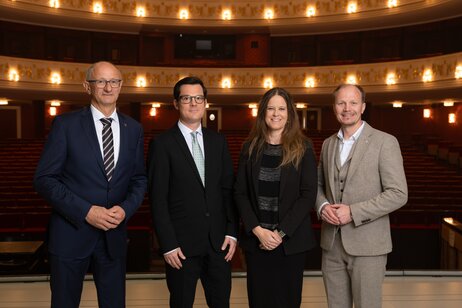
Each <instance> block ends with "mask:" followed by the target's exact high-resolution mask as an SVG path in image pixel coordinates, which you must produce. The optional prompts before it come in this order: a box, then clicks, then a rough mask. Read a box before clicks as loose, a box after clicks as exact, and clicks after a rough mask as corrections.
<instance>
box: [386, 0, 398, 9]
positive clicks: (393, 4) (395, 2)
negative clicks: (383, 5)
mask: <svg viewBox="0 0 462 308" xmlns="http://www.w3.org/2000/svg"><path fill="white" fill-rule="evenodd" d="M397 6H398V0H388V7H389V8H390V9H391V8H393V7H397Z"/></svg>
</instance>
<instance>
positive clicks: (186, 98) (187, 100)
mask: <svg viewBox="0 0 462 308" xmlns="http://www.w3.org/2000/svg"><path fill="white" fill-rule="evenodd" d="M193 98H194V101H195V102H196V104H203V103H204V102H205V96H203V95H195V96H191V95H180V102H181V103H182V104H191V103H192V100H193Z"/></svg>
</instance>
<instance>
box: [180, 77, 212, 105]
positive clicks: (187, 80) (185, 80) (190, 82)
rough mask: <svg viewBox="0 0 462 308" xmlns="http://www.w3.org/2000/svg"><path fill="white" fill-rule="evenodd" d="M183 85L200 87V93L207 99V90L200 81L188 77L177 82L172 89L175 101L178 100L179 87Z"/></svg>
mask: <svg viewBox="0 0 462 308" xmlns="http://www.w3.org/2000/svg"><path fill="white" fill-rule="evenodd" d="M185 84H191V85H195V84H198V85H200V86H201V87H202V91H203V92H204V96H205V98H207V88H206V87H205V86H204V83H203V82H202V80H200V79H199V78H197V77H194V76H189V77H185V78H183V79H181V80H179V81H178V82H177V83H176V84H175V86H174V87H173V97H174V98H175V100H177V101H178V99H179V98H180V90H181V86H182V85H185Z"/></svg>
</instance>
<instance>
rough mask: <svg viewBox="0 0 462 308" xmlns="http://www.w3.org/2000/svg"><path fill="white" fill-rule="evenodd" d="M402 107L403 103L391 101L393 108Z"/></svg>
mask: <svg viewBox="0 0 462 308" xmlns="http://www.w3.org/2000/svg"><path fill="white" fill-rule="evenodd" d="M402 107H403V103H401V102H393V108H402Z"/></svg>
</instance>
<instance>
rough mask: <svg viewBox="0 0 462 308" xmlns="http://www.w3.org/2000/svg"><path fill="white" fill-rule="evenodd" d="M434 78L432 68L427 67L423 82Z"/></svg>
mask: <svg viewBox="0 0 462 308" xmlns="http://www.w3.org/2000/svg"><path fill="white" fill-rule="evenodd" d="M432 80H433V72H432V70H431V69H426V70H425V71H424V73H423V75H422V81H423V82H430V81H432Z"/></svg>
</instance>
